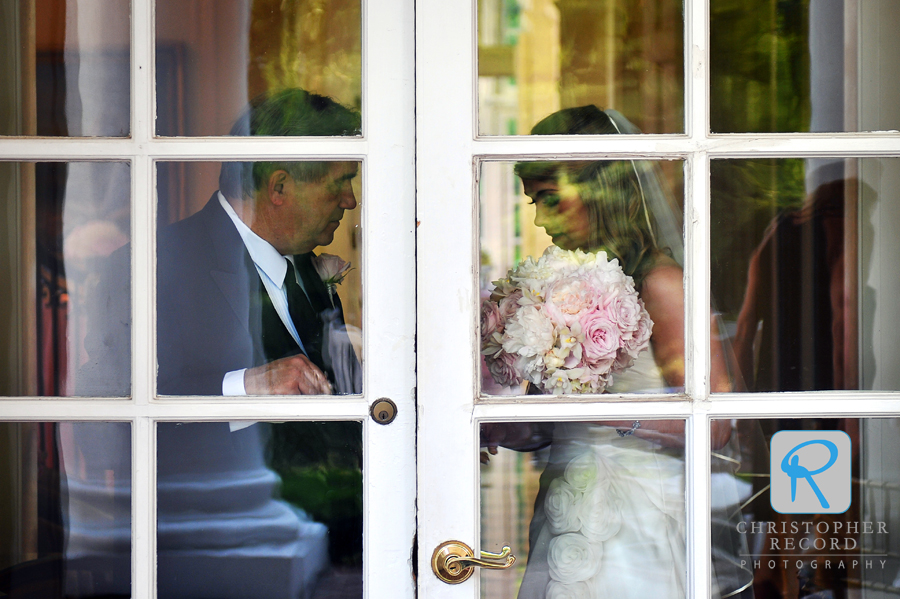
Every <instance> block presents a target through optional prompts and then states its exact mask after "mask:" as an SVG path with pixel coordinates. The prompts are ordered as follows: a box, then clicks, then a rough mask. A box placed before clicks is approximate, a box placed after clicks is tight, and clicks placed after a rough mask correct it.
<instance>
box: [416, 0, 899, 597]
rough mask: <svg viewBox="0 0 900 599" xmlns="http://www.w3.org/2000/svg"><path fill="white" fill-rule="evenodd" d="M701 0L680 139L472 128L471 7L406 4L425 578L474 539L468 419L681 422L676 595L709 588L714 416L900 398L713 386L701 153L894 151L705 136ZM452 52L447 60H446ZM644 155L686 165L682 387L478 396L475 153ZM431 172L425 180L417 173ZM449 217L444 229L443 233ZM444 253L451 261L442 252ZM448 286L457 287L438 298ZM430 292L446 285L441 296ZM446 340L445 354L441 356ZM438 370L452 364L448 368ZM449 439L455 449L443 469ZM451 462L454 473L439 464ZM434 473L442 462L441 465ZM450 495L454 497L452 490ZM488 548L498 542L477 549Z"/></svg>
mask: <svg viewBox="0 0 900 599" xmlns="http://www.w3.org/2000/svg"><path fill="white" fill-rule="evenodd" d="M708 14H709V11H708V5H707V2H706V1H705V0H686V2H685V42H684V47H685V57H684V59H685V69H684V72H685V132H684V133H683V134H667V135H640V136H629V135H616V136H608V137H602V138H601V137H590V136H584V137H578V138H572V137H569V138H566V137H561V136H535V137H527V136H524V137H510V136H479V135H478V114H477V102H478V100H477V90H478V86H477V72H478V69H477V63H476V61H477V39H478V36H477V34H476V19H477V2H476V1H475V0H473V1H472V2H470V3H469V4H465V3H461V4H460V3H446V2H443V3H442V2H425V1H422V2H419V4H418V8H417V15H416V21H417V60H418V63H417V178H418V181H419V184H418V187H419V194H418V200H417V201H418V210H417V212H418V215H419V216H418V218H419V220H420V221H421V226H420V228H419V240H418V248H419V260H418V273H419V276H418V282H417V287H418V295H419V302H420V305H427V306H428V309H429V311H431V312H434V313H439V314H441V315H442V322H440V323H438V326H437V328H435V329H431V328H426V326H425V324H426V323H425V322H424V319H423V317H422V316H420V326H419V347H420V348H427V354H426V353H425V351H426V350H422V351H421V352H420V356H419V396H420V398H425V399H420V404H421V403H422V402H423V401H427V402H428V403H427V404H426V405H425V406H424V407H421V406H420V414H419V427H420V430H422V431H428V433H429V437H428V441H429V442H428V443H423V439H422V438H420V441H419V446H418V455H419V461H418V473H419V497H418V501H419V513H420V516H419V541H420V547H421V548H422V550H421V551H420V556H419V567H420V572H422V571H426V570H427V569H428V568H429V567H430V564H429V563H428V560H429V559H430V556H431V551H432V549H433V548H434V547H435V546H437V545H438V544H439V543H441V542H443V541H445V540H448V539H460V540H462V541H464V542H467V543H469V544H470V545H472V546H473V547H475V546H477V539H479V538H480V533H479V524H478V522H479V507H480V506H479V493H478V487H477V484H476V481H477V480H478V450H479V440H478V428H479V424H480V423H481V422H491V421H493V422H503V421H516V420H520V421H564V420H591V419H597V418H598V417H602V418H604V419H609V418H613V419H623V420H627V419H631V418H647V417H657V418H684V419H685V420H686V423H687V427H686V443H687V448H686V460H687V473H686V474H687V499H688V527H687V530H688V539H687V544H688V556H689V566H688V567H689V571H688V589H687V596H688V597H693V598H697V599H706V598H708V597H710V580H709V579H710V568H709V555H710V522H709V517H710V497H709V493H710V476H709V472H710V441H709V435H708V431H709V425H710V421H711V419H713V418H728V419H731V418H771V417H810V416H813V415H815V416H832V417H839V416H846V417H867V416H871V417H876V416H896V415H897V414H898V413H900V412H898V411H900V394H898V393H893V392H817V393H777V394H774V393H773V394H749V393H747V394H729V395H711V394H710V388H709V377H708V372H709V365H710V345H709V338H710V319H709V306H710V291H709V281H710V267H709V264H710V233H709V227H710V200H709V197H710V179H709V176H710V175H709V174H710V160H715V159H730V158H767V157H771V158H811V157H839V158H854V157H857V158H866V157H897V156H900V135H898V134H897V133H896V132H875V133H841V134H716V135H713V134H711V133H710V131H709V127H708V122H709V113H710V110H709V93H708V90H709V61H708V59H707V56H708V52H709V23H708ZM450 57H452V59H451V58H450ZM585 158H593V159H600V158H611V159H627V158H648V159H659V160H682V161H684V172H685V182H684V185H685V190H684V191H685V193H684V197H685V218H684V221H685V294H686V297H685V305H686V314H685V320H686V385H685V386H686V391H685V394H684V395H681V396H677V397H671V396H669V397H664V396H654V397H648V396H640V397H639V398H638V397H635V396H631V397H628V398H621V397H615V396H606V397H602V398H601V397H593V398H569V399H568V400H567V401H558V400H553V401H552V403H551V402H548V401H544V400H542V399H541V398H540V397H535V396H527V397H516V398H505V397H504V398H483V399H480V400H477V399H473V398H474V397H475V396H476V395H477V388H478V385H477V378H478V368H477V362H476V360H475V359H473V357H472V355H473V352H471V351H470V352H468V353H462V354H460V352H459V351H458V350H457V351H454V350H453V349H452V348H459V347H469V348H474V347H476V344H477V339H478V334H477V327H478V324H477V323H478V318H477V298H478V282H477V269H478V262H477V260H476V257H477V256H478V255H479V254H478V239H477V231H478V230H479V228H478V222H477V215H478V207H477V197H478V194H477V192H478V189H477V177H478V173H479V165H480V164H481V163H482V162H483V161H507V162H512V161H516V160H520V159H553V160H559V159H575V160H577V159H585ZM431 181H440V185H435V186H426V185H425V184H424V183H423V182H431ZM447 223H453V224H454V225H453V227H448V226H447ZM447 247H453V248H457V249H456V250H455V251H454V256H455V262H454V263H453V264H448V263H447V261H446V255H445V254H442V253H441V248H447ZM447 289H452V290H453V292H452V293H447V292H446V290H447ZM440 290H444V291H443V292H442V291H440ZM445 348H450V349H445ZM448 373H452V375H451V374H448ZM448 448H455V452H456V453H455V454H454V459H453V460H452V462H448V458H447V453H448ZM448 463H452V468H448V467H447V465H448ZM442 465H443V466H444V467H443V468H442V467H441V466H442ZM448 489H449V490H452V492H448ZM486 549H488V550H494V549H495V548H486ZM473 579H475V582H474V584H470V583H466V584H463V585H460V587H466V586H469V588H468V589H465V590H464V589H462V588H452V587H448V586H447V585H444V584H443V583H440V582H438V581H437V580H436V579H435V578H434V577H430V576H425V577H424V579H423V578H420V590H421V591H422V593H423V596H426V597H449V598H454V599H455V598H463V597H465V598H466V599H471V598H472V597H476V596H478V594H479V591H478V583H477V579H478V576H477V575H476V576H474V577H473Z"/></svg>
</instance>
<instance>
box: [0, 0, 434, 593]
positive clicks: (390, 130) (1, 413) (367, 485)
mask: <svg viewBox="0 0 900 599" xmlns="http://www.w3.org/2000/svg"><path fill="white" fill-rule="evenodd" d="M362 6H363V10H362V14H363V24H362V27H363V101H362V105H363V136H362V137H361V138H347V139H338V138H331V139H310V138H306V139H285V138H268V139H262V138H254V139H248V138H233V139H229V138H220V137H210V138H182V139H173V138H156V137H154V123H155V121H156V119H155V114H154V111H155V103H154V98H155V95H154V83H155V81H156V77H155V72H154V67H155V65H154V55H155V49H154V22H155V17H154V3H153V1H152V0H133V2H132V57H131V102H132V106H131V136H130V138H125V139H110V138H88V139H85V138H80V139H77V138H73V139H52V138H42V139H38V138H0V160H4V161H53V160H63V161H77V160H119V161H128V162H129V163H130V164H131V173H132V181H131V193H132V244H133V254H132V273H133V276H132V298H133V327H132V330H133V339H132V375H133V397H132V398H130V399H124V400H122V399H118V400H116V399H104V398H84V399H62V398H60V399H55V398H54V399H48V398H43V399H42V398H35V397H19V398H3V399H0V420H4V421H59V420H102V421H125V422H130V423H131V424H132V431H133V473H132V474H133V488H132V497H133V505H132V514H133V524H132V531H133V566H132V567H133V576H132V589H133V597H134V599H151V598H153V597H155V596H156V590H155V589H156V583H155V563H156V562H155V539H156V533H155V531H156V517H155V507H156V493H155V481H156V465H155V464H156V438H155V423H156V422H160V421H222V420H229V421H230V420H271V421H286V420H320V421H321V420H357V421H362V423H363V440H364V445H363V456H364V466H363V476H364V510H365V516H364V548H363V555H364V593H365V597H367V598H371V599H394V598H412V597H413V596H414V592H415V586H414V581H413V578H412V547H413V537H414V533H415V428H416V421H415V384H416V382H415V286H414V281H415V278H414V277H415V251H416V248H415V188H414V181H415V171H414V164H415V154H414V151H415V147H414V143H415V120H414V119H415V107H414V50H415V48H414V43H415V40H414V5H413V2H412V0H365V1H363V3H362ZM276 158H277V159H285V160H300V159H317V160H361V161H362V168H361V170H360V173H361V178H362V193H361V197H360V198H359V199H360V203H361V210H362V219H363V236H362V239H363V246H362V260H363V263H362V264H361V265H355V266H357V267H359V268H361V269H362V278H363V297H364V300H363V310H364V313H363V331H364V333H363V343H364V356H365V364H364V394H363V395H362V396H361V397H351V398H331V397H319V398H310V399H306V398H299V397H292V398H285V399H280V398H279V399H273V398H244V399H241V400H237V399H234V398H228V399H223V398H196V397H194V398H190V397H186V398H165V399H158V398H156V396H155V373H156V343H155V332H154V331H155V306H154V298H155V297H156V292H155V271H156V260H155V239H156V229H155V224H154V219H155V215H156V209H155V201H156V191H155V183H156V173H155V163H156V161H159V160H180V161H218V160H233V159H242V160H259V159H276ZM380 397H388V398H391V399H393V401H394V402H396V404H397V405H398V415H397V418H396V420H395V421H394V422H392V423H391V424H390V425H388V426H382V425H379V424H376V423H375V422H374V421H373V420H372V419H371V418H370V417H369V406H370V405H371V404H372V403H373V402H374V401H375V400H376V399H378V398H380Z"/></svg>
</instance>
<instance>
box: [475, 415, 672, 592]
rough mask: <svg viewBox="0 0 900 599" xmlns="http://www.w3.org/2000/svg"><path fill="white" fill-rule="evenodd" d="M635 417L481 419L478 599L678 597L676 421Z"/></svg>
mask: <svg viewBox="0 0 900 599" xmlns="http://www.w3.org/2000/svg"><path fill="white" fill-rule="evenodd" d="M634 422H635V421H631V420H628V421H607V422H556V423H553V422H517V423H484V424H482V425H481V445H482V452H481V461H482V466H481V550H482V551H491V552H498V551H499V550H500V547H502V546H503V545H509V546H510V547H511V548H512V553H513V554H514V555H516V556H517V558H518V559H517V561H516V563H515V564H514V566H513V567H512V568H510V569H508V570H487V569H481V570H480V573H481V596H482V597H484V598H488V597H490V598H495V597H501V598H506V597H509V598H513V597H516V596H518V597H519V598H521V599H526V598H532V597H534V598H539V599H544V598H545V597H548V598H555V597H604V596H606V595H607V594H609V592H610V590H611V589H615V596H616V597H625V598H632V597H633V598H636V599H637V598H641V599H644V598H646V597H684V593H685V586H684V584H685V575H686V565H685V564H686V562H685V559H686V558H685V513H686V512H685V495H684V472H685V471H684V422H683V421H681V420H641V421H640V427H637V428H636V427H635V424H634ZM632 431H633V432H632ZM517 593H518V595H517Z"/></svg>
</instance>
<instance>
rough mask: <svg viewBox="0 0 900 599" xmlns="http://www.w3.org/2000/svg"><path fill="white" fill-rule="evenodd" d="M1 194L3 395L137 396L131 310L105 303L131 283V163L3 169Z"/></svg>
mask: <svg viewBox="0 0 900 599" xmlns="http://www.w3.org/2000/svg"><path fill="white" fill-rule="evenodd" d="M0 189H2V190H3V194H4V197H5V198H6V209H5V210H4V211H3V213H2V215H0V243H2V247H3V248H5V252H4V254H3V260H2V268H0V288H2V289H4V290H5V292H4V293H2V294H0V313H2V314H4V315H5V316H6V317H5V318H4V321H3V324H2V325H0V343H2V345H3V347H4V351H2V352H0V395H6V396H9V395H13V396H15V395H19V396H21V395H28V396H35V395H43V396H55V397H62V396H73V395H105V396H122V395H128V394H129V393H130V389H131V386H130V384H131V383H130V372H131V364H130V359H129V358H130V336H129V329H130V324H131V307H130V305H129V303H128V302H127V301H126V302H125V303H124V304H122V305H121V306H119V307H120V311H119V312H116V313H111V312H110V311H109V310H108V306H107V305H105V303H104V301H105V300H104V298H105V297H106V295H107V293H108V288H109V287H110V286H114V287H116V288H119V289H122V290H125V292H126V293H127V290H128V288H129V282H130V278H131V277H130V272H131V271H130V267H131V264H130V262H131V261H130V253H129V250H128V249H127V248H128V246H127V245H126V244H127V243H128V241H129V238H130V235H131V197H130V190H131V169H130V166H129V165H128V164H127V163H124V162H69V163H65V162H38V163H31V162H0ZM123 246H124V247H123ZM120 248H122V249H120ZM117 249H118V250H119V251H116V250H117ZM114 340H115V341H114Z"/></svg>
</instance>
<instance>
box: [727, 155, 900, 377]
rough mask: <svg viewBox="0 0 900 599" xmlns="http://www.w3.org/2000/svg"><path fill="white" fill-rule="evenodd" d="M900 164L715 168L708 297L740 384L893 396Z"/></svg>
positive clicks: (736, 163) (760, 163)
mask: <svg viewBox="0 0 900 599" xmlns="http://www.w3.org/2000/svg"><path fill="white" fill-rule="evenodd" d="M898 167H900V161H898V160H897V159H894V158H890V159H888V158H865V159H846V160H844V159H827V160H826V159H809V160H803V159H780V160H775V159H765V160H714V161H712V164H711V167H710V172H711V184H712V190H711V197H712V210H711V218H712V227H711V235H712V247H711V255H712V273H711V276H712V279H711V281H712V293H713V297H715V298H716V299H717V300H718V304H717V308H718V309H719V311H720V312H721V316H722V319H723V321H724V322H725V327H724V329H723V330H724V331H726V333H727V339H726V343H725V344H724V345H725V347H728V346H732V347H733V348H734V358H735V361H734V364H733V367H734V372H735V377H736V379H739V380H737V381H736V382H737V383H738V387H737V388H742V389H746V390H749V391H810V390H825V389H876V390H896V389H900V368H898V365H900V353H898V351H897V350H896V343H895V341H894V340H895V339H897V337H898V333H900V322H898V321H897V319H896V318H895V317H894V312H896V311H895V310H892V309H890V307H891V306H893V304H894V302H895V300H896V298H897V297H898V293H900V277H898V276H897V273H896V269H897V261H896V256H897V255H898V252H900V246H898V243H900V241H898V238H897V235H896V232H895V230H894V229H895V223H897V222H900V221H898V219H900V213H898V211H900V204H898V202H897V201H896V200H895V198H896V197H897V190H898V189H900V175H898V172H900V168H898Z"/></svg>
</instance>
